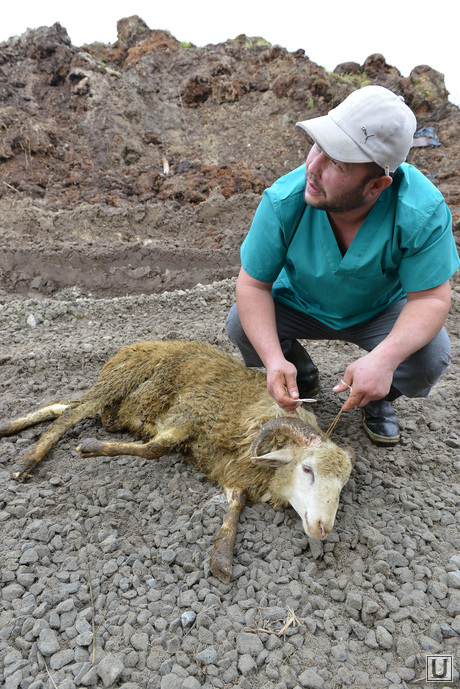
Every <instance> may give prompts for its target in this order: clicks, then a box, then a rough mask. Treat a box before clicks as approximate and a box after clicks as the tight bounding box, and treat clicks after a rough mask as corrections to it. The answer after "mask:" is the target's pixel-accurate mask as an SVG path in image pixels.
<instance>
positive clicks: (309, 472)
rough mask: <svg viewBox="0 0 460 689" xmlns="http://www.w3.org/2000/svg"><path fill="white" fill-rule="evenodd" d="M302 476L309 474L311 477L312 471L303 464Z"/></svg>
mask: <svg viewBox="0 0 460 689" xmlns="http://www.w3.org/2000/svg"><path fill="white" fill-rule="evenodd" d="M302 469H303V472H304V474H310V476H313V469H312V468H311V467H309V466H308V464H304V465H303V466H302Z"/></svg>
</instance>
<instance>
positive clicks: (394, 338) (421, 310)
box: [372, 296, 450, 371]
mask: <svg viewBox="0 0 460 689" xmlns="http://www.w3.org/2000/svg"><path fill="white" fill-rule="evenodd" d="M449 305H450V300H449V299H446V298H444V299H441V298H438V297H436V296H431V297H430V296H427V297H419V296H417V297H415V298H412V299H409V300H408V302H407V304H405V306H404V308H403V309H402V311H401V313H400V315H399V317H398V319H397V321H396V323H395V324H394V326H393V328H392V330H391V331H390V333H389V334H388V335H387V337H386V338H385V339H384V340H382V342H381V343H380V344H379V345H377V347H375V349H374V350H372V351H373V353H374V354H375V355H376V356H379V357H382V359H383V360H384V361H385V362H386V363H387V365H388V366H389V367H390V368H391V369H392V370H393V371H394V370H396V368H397V367H398V366H399V364H400V363H401V362H402V361H404V359H406V358H407V357H408V356H410V355H411V354H414V353H415V352H418V351H419V349H422V347H424V346H425V345H427V344H428V343H429V342H431V340H432V339H433V338H434V337H435V336H436V335H437V334H438V332H439V331H440V330H441V328H442V326H443V325H444V322H445V320H446V317H447V314H448V312H449Z"/></svg>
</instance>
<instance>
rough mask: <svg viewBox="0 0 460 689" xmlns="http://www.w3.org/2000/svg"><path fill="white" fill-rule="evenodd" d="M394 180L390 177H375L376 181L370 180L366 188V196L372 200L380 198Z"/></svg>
mask: <svg viewBox="0 0 460 689" xmlns="http://www.w3.org/2000/svg"><path fill="white" fill-rule="evenodd" d="M392 181H393V179H392V177H390V175H381V176H380V177H374V179H371V180H369V182H368V183H367V184H366V186H365V188H364V195H365V196H369V197H370V198H375V197H376V196H379V194H381V193H382V191H384V190H385V189H386V188H387V187H389V186H390V184H391V183H392Z"/></svg>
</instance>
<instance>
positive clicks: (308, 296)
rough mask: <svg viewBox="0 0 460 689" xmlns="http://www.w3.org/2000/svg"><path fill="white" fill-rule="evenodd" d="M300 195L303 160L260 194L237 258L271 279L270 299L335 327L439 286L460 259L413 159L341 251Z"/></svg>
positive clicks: (437, 199) (443, 212) (448, 224)
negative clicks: (409, 293)
mask: <svg viewBox="0 0 460 689" xmlns="http://www.w3.org/2000/svg"><path fill="white" fill-rule="evenodd" d="M304 193H305V165H302V166H301V167H299V168H297V169H296V170H294V171H293V172H290V173H289V174H287V175H285V176H284V177H281V178H280V179H279V180H277V181H276V182H275V183H274V184H273V185H272V186H271V187H270V188H269V189H267V190H266V191H265V192H264V194H263V196H262V201H261V203H260V205H259V207H258V209H257V211H256V214H255V216H254V220H253V223H252V225H251V229H250V231H249V233H248V235H247V236H246V238H245V240H244V242H243V244H242V246H241V264H242V266H243V268H244V270H245V271H246V272H247V273H249V275H251V276H252V277H253V278H255V279H256V280H260V281H261V282H268V283H273V285H272V294H273V297H274V299H276V300H278V301H281V302H284V303H285V304H287V305H288V306H291V307H292V308H294V309H297V310H298V311H302V312H304V313H306V314H308V315H309V316H312V317H313V318H316V319H317V320H319V321H321V322H322V323H325V324H326V325H328V326H330V327H331V328H333V329H335V330H340V329H342V328H347V327H350V326H353V325H358V324H360V323H365V322H367V321H369V320H371V319H372V318H374V317H375V316H376V315H378V314H379V313H381V312H382V311H383V310H384V309H385V308H386V307H387V306H389V305H390V304H391V303H393V302H394V301H397V300H399V299H401V298H403V297H405V296H406V294H407V292H418V291H420V290H426V289H430V288H431V287H436V286H437V285H440V284H442V283H443V282H445V281H446V280H448V279H449V278H450V277H451V276H452V275H453V273H455V271H456V270H457V268H458V266H459V265H460V261H459V258H458V253H457V250H456V247H455V242H454V238H453V235H452V216H451V213H450V211H449V209H448V207H447V205H446V203H445V201H444V198H443V196H442V194H441V193H440V191H439V190H438V189H437V188H436V187H435V186H434V184H432V183H431V182H430V181H429V180H428V179H427V178H426V177H425V176H424V175H423V174H422V173H421V172H420V171H419V170H417V169H416V168H415V167H413V166H412V165H408V164H406V163H403V164H402V165H400V166H399V168H398V169H397V170H396V172H395V174H394V178H393V183H392V184H391V185H390V186H389V187H388V188H387V189H385V190H384V191H383V192H382V193H381V195H380V197H379V199H378V200H377V202H376V204H375V205H374V206H373V208H372V209H371V211H370V213H369V215H368V216H367V217H366V219H365V221H364V223H363V224H362V225H361V227H360V228H359V231H358V233H357V234H356V236H355V238H354V239H353V242H352V243H351V245H350V247H349V248H348V250H347V251H346V253H345V255H343V256H342V254H341V252H340V249H339V247H338V244H337V241H336V239H335V236H334V232H333V230H332V227H331V225H330V223H329V219H328V215H327V213H326V211H323V210H318V209H315V208H312V207H311V206H309V205H307V204H306V202H305V197H304Z"/></svg>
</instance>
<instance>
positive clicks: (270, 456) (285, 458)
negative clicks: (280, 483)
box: [251, 450, 292, 467]
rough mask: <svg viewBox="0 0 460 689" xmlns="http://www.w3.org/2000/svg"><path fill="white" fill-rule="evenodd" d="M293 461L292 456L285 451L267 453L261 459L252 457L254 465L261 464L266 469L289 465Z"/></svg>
mask: <svg viewBox="0 0 460 689" xmlns="http://www.w3.org/2000/svg"><path fill="white" fill-rule="evenodd" d="M291 459H292V456H291V455H290V454H288V453H287V452H286V451H285V450H273V452H267V454H265V455H260V457H251V461H252V463H253V464H261V465H263V466H266V467H279V466H281V465H282V464H288V463H289V462H290V461H291Z"/></svg>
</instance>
